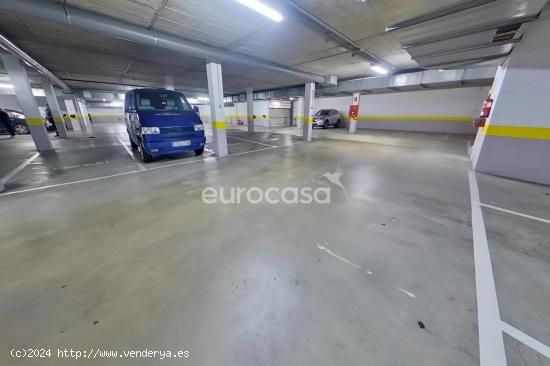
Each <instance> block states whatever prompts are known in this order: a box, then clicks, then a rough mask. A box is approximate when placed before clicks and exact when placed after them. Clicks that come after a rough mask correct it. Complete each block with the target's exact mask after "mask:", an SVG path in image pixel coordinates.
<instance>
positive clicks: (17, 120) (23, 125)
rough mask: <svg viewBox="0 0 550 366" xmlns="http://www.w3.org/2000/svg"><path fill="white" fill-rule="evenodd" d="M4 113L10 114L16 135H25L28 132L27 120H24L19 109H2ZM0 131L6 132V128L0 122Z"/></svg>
mask: <svg viewBox="0 0 550 366" xmlns="http://www.w3.org/2000/svg"><path fill="white" fill-rule="evenodd" d="M4 110H5V111H6V113H8V115H9V116H10V119H11V123H12V124H13V129H14V130H15V133H16V134H18V135H25V134H27V133H29V127H28V126H27V121H25V116H24V115H23V113H21V112H19V111H14V110H13V109H4ZM0 133H1V134H6V133H8V130H6V128H5V127H4V125H3V124H0Z"/></svg>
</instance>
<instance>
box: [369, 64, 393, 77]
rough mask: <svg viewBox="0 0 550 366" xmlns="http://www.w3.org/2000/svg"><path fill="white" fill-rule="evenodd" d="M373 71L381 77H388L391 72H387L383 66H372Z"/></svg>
mask: <svg viewBox="0 0 550 366" xmlns="http://www.w3.org/2000/svg"><path fill="white" fill-rule="evenodd" d="M370 69H371V70H372V71H374V72H376V73H378V74H380V75H386V74H387V73H388V72H389V71H388V70H386V69H385V68H383V67H382V66H380V65H374V66H371V68H370Z"/></svg>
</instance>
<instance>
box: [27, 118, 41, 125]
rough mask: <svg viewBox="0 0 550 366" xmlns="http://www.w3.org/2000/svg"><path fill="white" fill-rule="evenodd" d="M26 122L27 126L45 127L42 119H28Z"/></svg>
mask: <svg viewBox="0 0 550 366" xmlns="http://www.w3.org/2000/svg"><path fill="white" fill-rule="evenodd" d="M25 120H26V121H27V126H42V125H44V119H42V118H32V117H28V118H25Z"/></svg>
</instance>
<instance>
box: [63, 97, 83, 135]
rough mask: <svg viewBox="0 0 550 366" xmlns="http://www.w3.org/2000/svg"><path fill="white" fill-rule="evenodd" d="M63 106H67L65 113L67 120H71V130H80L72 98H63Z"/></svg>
mask: <svg viewBox="0 0 550 366" xmlns="http://www.w3.org/2000/svg"><path fill="white" fill-rule="evenodd" d="M65 107H67V115H68V117H69V120H70V121H71V127H72V128H73V131H75V132H79V131H82V128H81V127H80V121H79V120H78V115H77V111H76V107H75V105H74V103H73V100H71V99H65Z"/></svg>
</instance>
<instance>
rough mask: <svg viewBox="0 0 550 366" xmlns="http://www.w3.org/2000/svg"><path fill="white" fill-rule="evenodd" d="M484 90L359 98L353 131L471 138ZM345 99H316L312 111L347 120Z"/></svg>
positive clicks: (431, 91) (438, 91)
mask: <svg viewBox="0 0 550 366" xmlns="http://www.w3.org/2000/svg"><path fill="white" fill-rule="evenodd" d="M487 93H488V88H487V87H474V88H457V89H441V90H425V91H412V92H400V93H388V94H375V95H362V96H361V101H360V104H359V118H358V121H357V128H373V129H387V130H403V131H424V132H445V133H467V134H475V133H476V128H474V127H473V126H472V120H473V118H474V117H478V116H479V109H480V108H481V103H482V102H483V99H484V98H485V96H486V95H487ZM351 98H352V97H351V96H349V97H328V98H316V99H315V110H316V111H317V110H319V109H323V108H327V109H328V108H334V109H337V110H339V111H340V113H341V114H342V120H343V121H344V120H347V115H348V110H349V106H350V104H351Z"/></svg>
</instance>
